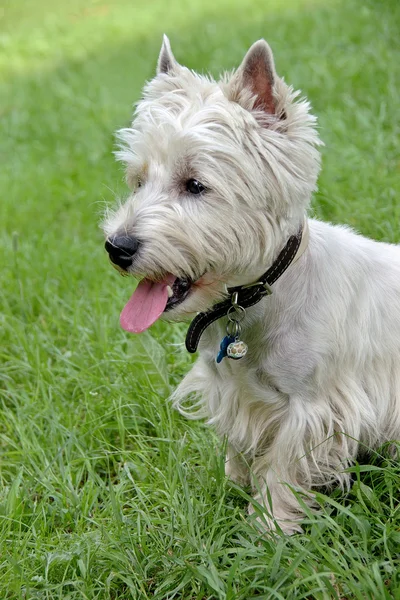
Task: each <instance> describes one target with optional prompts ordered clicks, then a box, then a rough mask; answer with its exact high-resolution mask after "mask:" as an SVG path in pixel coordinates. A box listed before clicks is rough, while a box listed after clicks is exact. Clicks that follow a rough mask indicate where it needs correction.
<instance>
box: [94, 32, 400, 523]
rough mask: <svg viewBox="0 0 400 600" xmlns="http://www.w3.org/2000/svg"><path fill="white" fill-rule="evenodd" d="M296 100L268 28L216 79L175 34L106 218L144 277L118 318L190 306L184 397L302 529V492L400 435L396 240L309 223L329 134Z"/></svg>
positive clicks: (118, 251)
mask: <svg viewBox="0 0 400 600" xmlns="http://www.w3.org/2000/svg"><path fill="white" fill-rule="evenodd" d="M298 98H299V94H298V92H294V91H293V89H292V88H290V87H288V86H287V85H286V84H285V83H284V81H283V80H282V79H280V78H279V77H278V76H277V75H276V72H275V68H274V62H273V58H272V53H271V51H270V48H269V46H268V45H267V43H266V42H265V41H263V40H260V41H258V42H256V43H255V44H254V45H253V46H252V47H251V48H250V50H249V51H248V53H247V54H246V56H245V58H244V60H243V62H242V64H241V66H240V67H239V69H238V70H237V71H236V72H235V73H233V74H225V75H224V76H223V77H222V79H221V80H220V81H217V82H216V81H214V80H213V79H211V78H210V77H206V76H202V75H198V74H196V73H194V72H192V71H190V70H189V69H187V68H185V67H183V66H181V65H179V64H178V63H177V62H176V60H175V58H174V56H173V54H172V52H171V49H170V46H169V42H168V40H167V38H165V39H164V43H163V46H162V49H161V53H160V57H159V62H158V74H157V76H156V77H155V78H154V79H153V80H152V81H150V83H148V84H147V85H146V87H145V88H144V94H143V98H142V100H140V102H139V103H138V105H137V109H136V115H135V119H134V122H133V124H132V126H131V128H128V129H124V130H122V131H121V132H120V138H121V140H122V144H121V150H120V152H119V158H120V159H122V160H123V161H124V162H126V164H127V180H128V183H129V185H130V186H131V188H132V193H131V195H130V196H129V198H128V200H127V201H126V203H125V204H124V205H122V206H120V207H119V208H118V210H117V211H115V212H114V213H110V214H108V215H107V218H106V222H105V227H104V229H105V232H106V235H107V242H106V247H107V250H108V252H109V254H110V258H111V260H112V262H113V263H114V264H115V265H116V266H117V267H118V268H119V269H120V270H123V271H125V272H127V273H130V274H134V275H136V276H139V277H141V278H142V281H141V282H140V284H139V286H138V288H137V289H136V291H135V293H134V294H133V296H132V298H131V299H130V300H129V302H128V304H127V305H126V307H125V309H124V310H123V312H122V314H121V324H122V326H123V327H124V328H125V329H126V330H128V331H131V332H135V333H138V332H140V331H143V330H144V329H147V327H149V326H150V325H151V324H152V323H153V322H154V321H155V320H156V319H157V318H158V317H160V316H161V317H162V318H165V319H168V320H183V319H190V318H194V321H193V323H192V325H191V327H190V330H189V334H188V338H187V347H188V349H189V351H192V352H193V351H195V350H196V348H197V344H198V342H199V340H200V344H199V358H198V360H197V362H196V364H195V365H194V367H193V368H192V370H191V371H190V372H189V374H188V375H187V376H186V377H185V378H184V380H183V381H182V383H181V384H180V386H179V387H178V389H177V391H176V392H175V394H174V400H175V405H176V406H177V407H178V408H179V410H181V411H182V413H183V414H185V415H188V416H190V417H191V418H199V417H207V418H208V419H209V423H212V425H213V426H214V427H215V428H216V430H217V431H218V433H219V434H220V435H221V436H227V438H228V456H227V462H226V472H227V474H228V475H229V477H231V478H232V479H234V480H235V481H238V482H242V483H245V482H249V481H251V482H252V483H253V486H254V490H255V498H256V500H257V501H258V502H260V503H262V504H264V506H265V507H266V512H267V513H269V514H270V518H269V519H267V520H266V523H267V527H271V528H273V527H274V525H276V523H277V522H278V523H279V526H280V527H281V528H282V529H283V530H284V531H286V532H288V533H290V532H293V531H296V530H299V529H300V526H299V521H301V518H302V516H304V513H302V509H301V507H300V504H299V502H298V500H297V497H296V494H294V493H293V491H294V490H301V491H302V492H305V494H306V498H307V502H309V504H310V505H311V504H312V494H311V493H310V491H311V490H312V489H313V488H315V486H319V485H327V484H328V485H329V484H332V483H334V482H336V483H339V484H340V485H341V486H346V485H347V484H348V483H349V475H348V474H347V473H346V472H345V469H346V467H348V466H349V465H350V464H351V462H352V461H353V460H354V459H355V457H356V455H357V452H358V449H359V445H360V443H361V444H362V445H367V446H368V447H376V446H379V445H380V444H382V443H383V442H385V441H387V440H392V439H395V438H398V437H399V436H400V248H398V247H397V246H393V245H388V244H384V243H377V242H374V241H371V240H368V239H365V238H364V237H361V236H359V235H356V234H355V233H353V232H352V231H351V230H350V229H348V228H346V227H334V226H332V225H329V224H325V223H321V222H319V221H316V220H314V219H309V220H308V221H307V219H306V213H307V209H308V207H309V204H310V199H311V195H312V192H313V190H315V189H316V181H317V176H318V172H319V168H320V156H319V152H318V145H319V144H320V142H319V139H318V135H317V132H316V120H315V117H313V116H311V115H310V114H309V104H308V103H307V102H306V101H305V100H299V99H298ZM248 284H253V285H252V286H251V287H248ZM271 292H272V293H271ZM199 311H203V312H201V314H200V315H198V316H196V313H198V312H199ZM225 336H227V337H225ZM221 342H222V345H221V348H220V344H221ZM246 345H247V348H248V349H247V353H246ZM228 346H229V347H228ZM227 355H228V356H227ZM229 355H230V356H231V357H232V358H235V357H236V359H237V358H238V357H239V356H242V358H241V360H232V359H231V358H230V357H229ZM217 356H218V361H219V362H217V361H216V357H217Z"/></svg>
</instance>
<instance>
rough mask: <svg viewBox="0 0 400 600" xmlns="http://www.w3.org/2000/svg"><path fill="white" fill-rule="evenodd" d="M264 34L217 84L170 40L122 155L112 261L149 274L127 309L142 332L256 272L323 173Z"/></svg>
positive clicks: (301, 108) (304, 106)
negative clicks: (181, 59)
mask: <svg viewBox="0 0 400 600" xmlns="http://www.w3.org/2000/svg"><path fill="white" fill-rule="evenodd" d="M297 96H298V93H295V92H293V90H292V89H291V88H289V87H288V86H287V85H286V84H285V83H284V82H283V81H282V79H280V78H279V77H278V76H277V75H276V72H275V67H274V61H273V57H272V53H271V50H270V48H269V46H268V44H267V43H266V42H265V41H264V40H260V41H258V42H256V43H255V44H254V45H253V46H252V47H251V48H250V50H249V51H248V52H247V54H246V56H245V58H244V60H243V62H242V64H241V66H240V67H239V68H238V70H237V71H236V72H235V73H233V74H225V75H224V76H223V77H222V78H221V80H220V81H218V82H216V81H214V80H213V79H211V78H210V77H207V76H203V75H198V74H197V73H194V72H193V71H190V70H189V69H187V68H186V67H183V66H181V65H180V64H178V63H177V61H176V60H175V58H174V56H173V54H172V52H171V48H170V45H169V42H168V39H167V38H164V43H163V45H162V48H161V53H160V56H159V60H158V69H157V75H156V77H155V78H154V79H153V80H152V81H150V82H149V83H148V84H147V85H146V86H145V88H144V93H143V98H142V100H141V101H140V102H139V103H138V105H137V108H136V112H135V118H134V121H133V123H132V126H131V127H130V128H128V129H123V130H122V131H120V132H119V138H120V140H121V149H120V151H119V152H118V156H119V158H120V159H121V160H123V161H124V162H125V163H126V167H127V169H126V172H127V181H128V184H129V186H130V187H131V189H132V192H131V194H130V196H129V197H128V199H127V201H126V202H125V203H124V204H123V205H121V206H120V207H119V208H118V210H116V211H115V212H110V213H109V214H108V215H107V218H106V220H105V224H104V231H105V233H106V236H107V242H106V248H107V250H108V252H109V254H110V258H111V260H112V262H113V263H114V264H115V265H117V266H118V267H119V268H120V269H121V270H123V271H125V272H127V273H131V274H133V275H136V276H139V277H141V278H143V279H142V281H141V283H140V284H139V286H138V288H137V290H136V292H135V293H134V295H133V296H132V298H131V300H130V301H129V302H128V304H127V306H126V307H125V309H124V311H123V313H122V321H121V323H122V325H123V327H124V328H125V329H127V330H129V331H134V332H139V331H143V330H144V329H146V328H147V327H149V326H150V325H151V324H152V323H153V322H154V321H155V320H156V319H157V318H158V317H159V316H164V317H165V318H169V319H173V320H179V319H182V318H184V317H187V316H191V315H193V314H194V313H196V312H198V311H202V310H205V309H207V308H209V307H210V306H211V305H212V304H214V303H215V301H216V300H219V299H221V297H222V296H223V295H224V293H225V291H226V286H233V285H241V284H245V283H249V282H252V281H254V280H256V279H257V278H258V277H259V276H260V275H261V274H262V273H263V272H264V271H265V270H266V269H267V268H268V267H269V266H270V265H271V263H272V261H273V260H274V258H275V256H276V254H277V252H279V250H280V249H281V248H282V246H283V245H284V244H285V243H286V241H287V238H288V237H289V236H290V235H292V234H293V233H295V232H296V231H297V230H298V228H299V226H300V223H301V221H302V220H303V218H304V212H305V210H306V209H307V207H308V205H309V202H310V198H311V194H312V192H313V190H314V189H315V186H316V180H317V175H318V171H319V153H318V150H317V146H318V143H319V141H318V136H317V133H316V130H315V118H314V117H313V116H311V115H310V114H309V112H308V109H309V105H308V103H307V102H306V101H305V100H300V101H296V98H297Z"/></svg>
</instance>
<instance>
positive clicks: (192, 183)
mask: <svg viewBox="0 0 400 600" xmlns="http://www.w3.org/2000/svg"><path fill="white" fill-rule="evenodd" d="M205 189H206V188H205V186H204V185H203V184H202V183H200V181H197V179H188V181H187V182H186V191H187V192H189V193H190V194H201V193H202V192H204V191H205Z"/></svg>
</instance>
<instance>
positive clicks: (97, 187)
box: [0, 0, 400, 600]
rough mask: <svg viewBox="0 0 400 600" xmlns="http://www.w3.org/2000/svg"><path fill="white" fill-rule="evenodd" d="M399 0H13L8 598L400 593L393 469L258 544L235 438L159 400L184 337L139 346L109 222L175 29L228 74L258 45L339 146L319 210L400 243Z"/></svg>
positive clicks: (201, 58)
mask: <svg viewBox="0 0 400 600" xmlns="http://www.w3.org/2000/svg"><path fill="white" fill-rule="evenodd" d="M399 25H400V5H399V3H398V2H396V0H392V1H390V0H381V1H380V2H378V1H376V2H372V1H370V0H368V1H364V2H361V0H360V1H357V0H333V1H331V2H329V3H328V2H325V1H323V0H320V1H318V0H287V1H286V2H285V3H283V2H279V0H269V2H268V3H267V2H265V1H264V0H230V1H229V2H228V0H220V2H214V1H212V0H203V1H202V2H200V0H188V1H187V2H185V3H181V2H179V0H171V2H169V3H168V4H167V3H166V2H165V0H149V1H148V2H145V3H139V2H138V0H136V1H135V0H114V1H113V2H111V1H110V0H108V1H107V0H99V1H95V0H87V1H84V0H69V1H68V2H61V1H60V0H36V1H35V3H32V2H28V1H27V0H25V1H23V0H13V2H12V3H11V2H9V3H6V4H5V5H4V4H3V6H2V7H0V32H1V33H0V48H1V50H0V72H1V86H0V119H1V120H0V127H1V135H0V154H1V156H2V169H1V170H0V189H1V194H2V197H1V204H0V222H1V225H2V227H1V230H0V263H1V271H0V273H1V286H0V303H1V305H0V338H1V341H0V410H1V415H0V453H1V464H0V544H1V546H0V598H1V599H2V600H3V599H4V600H5V599H17V598H18V599H19V598H21V599H26V600H31V599H32V600H33V599H46V600H50V599H64V600H75V599H78V598H79V599H82V598H83V599H110V600H111V599H113V600H114V599H121V600H122V599H128V598H134V599H136V598H137V599H146V598H156V599H159V600H161V599H173V598H181V599H185V600H192V599H193V600H194V599H198V600H205V599H218V600H233V599H235V600H236V599H239V600H240V599H242V600H250V599H252V598H257V599H258V598H265V599H270V598H271V599H277V600H278V599H279V600H288V599H313V598H315V599H318V600H327V599H336V600H338V599H342V600H344V599H353V598H354V599H358V600H365V599H371V600H380V599H389V598H395V599H396V598H400V592H399V590H400V558H399V556H400V553H399V548H400V508H399V507H400V505H399V501H398V498H399V488H400V467H399V465H398V463H397V462H395V461H392V460H390V459H388V458H385V457H384V455H383V457H382V456H381V455H375V456H372V457H371V461H369V464H366V465H361V466H360V465H356V466H355V467H354V481H355V482H354V486H353V488H352V490H351V492H350V493H349V494H348V495H347V496H346V497H341V496H340V494H338V493H337V492H336V493H334V494H332V495H331V496H324V495H323V494H321V495H320V496H319V503H320V505H321V512H320V514H319V515H315V514H314V515H311V514H310V515H309V517H308V522H307V524H306V526H305V533H304V534H301V535H296V536H293V537H291V538H285V537H278V538H269V537H262V536H261V535H260V534H259V533H258V532H257V530H256V529H255V528H254V527H253V526H252V524H251V523H250V522H249V520H248V518H247V517H246V511H245V507H246V504H247V500H248V498H247V492H246V490H241V489H240V488H238V487H236V486H235V485H233V484H230V483H229V482H228V481H227V480H226V478H225V476H224V447H223V442H221V441H218V440H217V439H216V438H215V436H214V434H213V432H212V430H211V429H209V428H208V427H206V426H205V425H204V424H202V423H192V422H187V421H185V420H184V419H183V418H181V417H180V416H179V415H178V414H176V413H175V412H173V411H172V409H171V407H170V405H169V404H168V402H166V398H167V396H168V394H169V392H170V390H171V389H172V388H173V386H174V385H175V384H176V382H177V381H178V380H179V379H180V378H181V377H182V375H183V373H184V372H185V371H186V370H187V369H188V368H189V363H190V359H189V358H188V356H187V355H186V353H185V351H184V350H183V347H182V342H183V338H184V328H182V327H181V326H166V325H162V324H156V325H155V326H154V327H153V328H152V331H151V335H150V334H143V335H142V336H140V337H139V336H138V337H134V336H128V335H126V334H125V333H124V332H123V331H121V330H120V328H119V325H118V314H119V311H120V309H121V307H122V306H123V303H124V300H126V298H127V297H128V296H129V294H130V291H131V283H130V282H129V281H126V280H125V279H122V278H119V277H118V276H117V274H116V273H115V272H114V271H113V270H112V269H110V268H109V265H108V262H107V260H106V257H105V253H104V250H103V245H102V235H101V232H100V231H99V229H98V221H99V215H100V213H101V211H102V208H103V206H104V202H113V200H114V197H115V196H116V195H121V194H123V193H124V184H123V175H122V173H121V170H120V168H119V167H118V166H117V165H115V164H114V161H113V157H112V154H111V153H112V149H113V145H114V140H113V131H114V130H115V129H116V128H118V127H121V126H123V125H125V124H126V123H128V121H129V118H130V114H131V105H132V103H133V102H134V101H135V100H136V99H137V98H138V97H139V94H140V89H141V86H142V84H143V82H144V80H145V79H146V78H149V77H151V76H152V74H153V72H154V68H155V61H156V57H157V53H158V50H159V46H160V43H161V34H162V32H163V31H164V30H165V31H166V32H167V33H168V34H169V36H170V38H171V41H172V45H173V49H174V52H175V54H176V56H177V58H178V59H180V60H181V61H182V62H185V63H186V64H188V65H190V66H191V67H193V68H196V69H209V70H210V71H211V72H212V73H215V74H216V73H217V72H218V71H220V70H221V69H222V68H231V67H233V66H235V65H237V64H238V63H239V62H240V60H241V58H242V56H243V54H244V52H245V50H246V49H247V47H248V46H249V45H250V44H251V43H252V42H253V41H254V40H255V39H257V38H259V37H262V36H264V37H266V38H267V39H268V40H269V41H270V43H271V45H272V47H273V49H274V51H275V55H276V62H277V67H278V70H279V72H280V73H281V74H283V75H284V76H285V78H286V79H287V80H288V81H290V82H293V84H294V85H295V86H298V87H300V88H301V89H302V90H303V91H304V92H305V93H306V94H307V95H308V96H309V98H310V100H311V101H312V104H313V106H314V109H315V112H316V113H317V114H318V116H319V121H320V128H321V136H322V138H323V140H324V142H325V144H326V147H325V150H324V169H323V174H322V176H321V179H320V190H319V192H318V194H317V195H316V197H315V201H314V205H313V207H314V212H315V214H316V215H317V216H318V217H321V218H324V219H329V220H331V221H334V222H346V223H350V224H351V225H352V226H354V227H356V228H357V229H358V230H360V231H362V232H363V233H365V234H367V235H370V236H372V237H375V238H377V239H382V240H386V241H391V242H398V241H400V228H399V225H398V224H399V217H400V204H399V203H398V201H397V197H396V196H397V195H398V191H399V178H400V171H399V141H398V140H399V135H398V134H399V123H400V109H399V104H398V87H399V84H400V66H399V65H400V51H399V44H398V31H399Z"/></svg>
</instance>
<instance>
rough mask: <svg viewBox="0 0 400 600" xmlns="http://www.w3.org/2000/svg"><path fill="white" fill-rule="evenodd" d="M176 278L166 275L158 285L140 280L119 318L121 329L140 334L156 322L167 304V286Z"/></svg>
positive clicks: (147, 280) (148, 280)
mask: <svg viewBox="0 0 400 600" xmlns="http://www.w3.org/2000/svg"><path fill="white" fill-rule="evenodd" d="M175 279H176V277H175V276H174V275H168V276H167V277H166V278H165V279H164V280H163V281H161V282H160V283H154V282H153V281H150V279H142V281H141V282H140V283H139V285H138V286H137V288H136V290H135V291H134V292H133V294H132V297H131V298H130V300H129V301H128V303H127V305H126V306H125V308H124V309H123V311H122V313H121V316H120V320H119V322H120V324H121V327H122V329H125V331H129V332H130V333H141V332H142V331H145V329H147V328H148V327H150V325H152V324H153V323H154V321H157V319H158V317H159V316H160V315H161V314H162V313H163V312H164V310H165V307H166V304H167V302H168V291H167V286H168V285H171V286H172V284H173V283H174V281H175Z"/></svg>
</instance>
